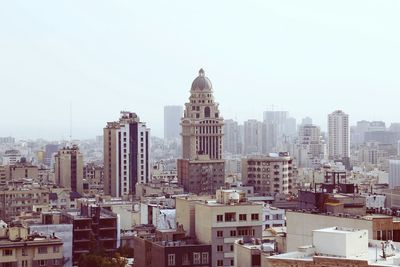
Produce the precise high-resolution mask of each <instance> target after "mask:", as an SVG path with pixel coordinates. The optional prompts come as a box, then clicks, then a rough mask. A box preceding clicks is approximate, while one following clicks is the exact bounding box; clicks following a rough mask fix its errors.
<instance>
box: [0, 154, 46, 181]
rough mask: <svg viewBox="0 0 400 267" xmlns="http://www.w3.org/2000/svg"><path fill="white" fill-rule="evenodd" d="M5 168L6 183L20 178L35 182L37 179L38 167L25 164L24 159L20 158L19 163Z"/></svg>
mask: <svg viewBox="0 0 400 267" xmlns="http://www.w3.org/2000/svg"><path fill="white" fill-rule="evenodd" d="M5 168H6V179H7V180H8V181H10V180H14V179H21V178H31V179H33V180H35V181H37V180H38V178H39V170H38V167H37V166H35V165H32V164H31V163H29V162H26V159H25V158H21V160H20V161H18V162H16V163H15V164H12V165H7V166H5Z"/></svg>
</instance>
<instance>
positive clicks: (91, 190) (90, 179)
mask: <svg viewBox="0 0 400 267" xmlns="http://www.w3.org/2000/svg"><path fill="white" fill-rule="evenodd" d="M83 177H84V179H85V181H86V183H87V187H85V186H84V188H83V191H84V193H85V194H86V195H91V196H94V195H96V194H101V193H103V181H104V170H103V166H100V165H96V164H94V163H88V164H85V166H84V167H83Z"/></svg>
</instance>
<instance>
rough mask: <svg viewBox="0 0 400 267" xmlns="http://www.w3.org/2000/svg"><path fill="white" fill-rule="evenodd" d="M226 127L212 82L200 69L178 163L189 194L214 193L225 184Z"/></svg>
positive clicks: (187, 110)
mask: <svg viewBox="0 0 400 267" xmlns="http://www.w3.org/2000/svg"><path fill="white" fill-rule="evenodd" d="M223 125H224V119H223V118H222V117H221V116H220V113H219V109H218V104H217V103H216V102H215V100H214V96H213V88H212V85H211V81H210V80H209V79H208V78H207V77H206V76H205V73H204V70H203V69H200V71H199V76H198V77H197V78H196V79H194V81H193V83H192V87H191V89H190V97H189V102H188V103H186V104H185V111H184V115H183V118H182V121H181V126H182V159H180V160H178V180H179V182H180V184H181V185H182V186H183V187H184V189H185V190H186V191H189V192H193V193H201V192H210V193H211V192H215V190H216V189H218V188H219V187H220V186H223V185H224V182H225V177H224V176H225V170H224V169H225V167H224V160H223V159H222V151H223V135H224V134H223V129H222V127H223Z"/></svg>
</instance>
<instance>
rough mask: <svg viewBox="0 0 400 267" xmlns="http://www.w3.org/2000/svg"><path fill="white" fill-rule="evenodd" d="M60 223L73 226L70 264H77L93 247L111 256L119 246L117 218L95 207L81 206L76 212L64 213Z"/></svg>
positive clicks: (109, 212)
mask: <svg viewBox="0 0 400 267" xmlns="http://www.w3.org/2000/svg"><path fill="white" fill-rule="evenodd" d="M61 222H62V223H64V224H72V225H73V233H72V236H73V242H72V262H73V264H74V265H75V264H77V263H78V261H79V258H80V256H81V255H84V254H87V253H89V252H90V251H91V250H92V249H93V246H96V247H97V248H98V249H100V250H104V251H105V252H106V253H107V254H109V255H112V254H113V253H115V251H116V249H117V245H118V244H119V231H120V229H119V225H118V217H117V215H116V214H114V213H112V212H111V211H108V210H105V209H102V208H101V207H99V206H96V205H82V207H81V210H80V211H78V210H76V211H64V212H63V214H62V219H61Z"/></svg>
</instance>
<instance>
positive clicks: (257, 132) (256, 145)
mask: <svg viewBox="0 0 400 267" xmlns="http://www.w3.org/2000/svg"><path fill="white" fill-rule="evenodd" d="M243 128H244V152H245V153H246V154H254V153H256V154H260V153H261V152H262V145H263V123H262V122H261V121H258V120H247V121H245V122H244V125H243Z"/></svg>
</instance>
